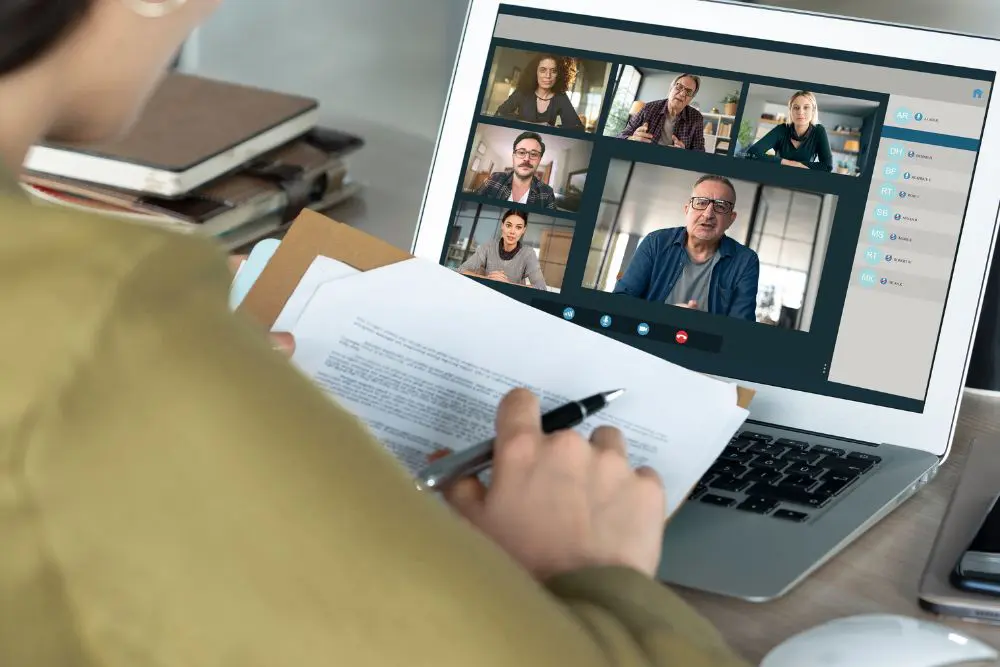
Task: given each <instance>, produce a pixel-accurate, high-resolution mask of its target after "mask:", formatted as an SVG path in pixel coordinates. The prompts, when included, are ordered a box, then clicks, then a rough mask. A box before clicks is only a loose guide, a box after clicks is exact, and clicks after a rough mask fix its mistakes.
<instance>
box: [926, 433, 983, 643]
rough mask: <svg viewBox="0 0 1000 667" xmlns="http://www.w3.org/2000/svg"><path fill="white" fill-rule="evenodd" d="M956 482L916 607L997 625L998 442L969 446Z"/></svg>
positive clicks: (933, 547) (930, 555)
mask: <svg viewBox="0 0 1000 667" xmlns="http://www.w3.org/2000/svg"><path fill="white" fill-rule="evenodd" d="M939 477H940V476H939ZM955 482H956V483H955V486H954V488H953V492H952V496H951V499H950V501H949V503H948V507H947V509H946V510H945V514H944V517H943V520H942V521H941V524H940V527H939V528H938V534H937V537H936V538H935V540H934V544H933V546H932V547H931V551H930V554H929V557H928V559H927V562H926V565H925V568H924V572H923V575H922V577H921V579H920V585H919V588H918V593H917V595H918V599H919V602H920V606H921V607H922V608H923V609H925V610H927V611H929V612H931V613H934V614H939V615H941V616H949V617H952V618H960V619H963V620H966V621H978V622H980V623H989V624H1000V549H997V547H998V546H1000V503H998V502H997V497H998V495H1000V441H998V440H996V439H977V440H975V441H973V442H972V443H971V446H970V447H969V452H968V458H967V459H966V460H965V462H964V465H963V466H962V470H961V471H960V473H959V475H958V480H955ZM981 554H986V555H985V556H983V555H981ZM990 554H992V557H991V556H990Z"/></svg>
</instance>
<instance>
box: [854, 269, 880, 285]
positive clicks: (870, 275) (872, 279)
mask: <svg viewBox="0 0 1000 667" xmlns="http://www.w3.org/2000/svg"><path fill="white" fill-rule="evenodd" d="M858 282H859V283H861V286H862V287H875V283H877V282H878V276H876V275H875V272H874V271H869V270H868V269H865V270H864V271H862V272H861V273H860V274H859V275H858Z"/></svg>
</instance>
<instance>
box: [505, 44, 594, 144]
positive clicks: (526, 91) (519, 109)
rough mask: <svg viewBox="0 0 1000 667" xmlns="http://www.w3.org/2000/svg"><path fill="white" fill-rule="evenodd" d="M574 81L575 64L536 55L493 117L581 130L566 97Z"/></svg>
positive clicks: (543, 54) (579, 122)
mask: <svg viewBox="0 0 1000 667" xmlns="http://www.w3.org/2000/svg"><path fill="white" fill-rule="evenodd" d="M575 81H576V60H574V59H573V58H566V57H564V56H554V55H552V54H550V53H542V54H539V55H537V56H535V57H534V58H532V59H531V62H529V63H528V65H527V67H525V69H524V73H522V74H521V78H520V80H519V81H518V82H517V88H516V89H515V90H514V92H513V93H511V94H510V97H508V98H507V100H506V101H505V102H504V103H503V104H501V105H500V107H499V108H498V109H497V112H496V115H497V116H500V117H502V118H511V119H514V120H521V121H524V122H526V123H542V124H545V125H553V126H554V125H555V124H556V121H557V120H558V121H559V122H560V123H561V124H562V127H563V128H565V129H567V130H582V129H584V126H583V123H582V122H581V121H580V117H579V115H577V112H576V109H575V108H574V107H573V103H572V102H570V100H569V96H568V95H567V94H566V91H568V90H569V89H571V88H572V87H573V83H574V82H575Z"/></svg>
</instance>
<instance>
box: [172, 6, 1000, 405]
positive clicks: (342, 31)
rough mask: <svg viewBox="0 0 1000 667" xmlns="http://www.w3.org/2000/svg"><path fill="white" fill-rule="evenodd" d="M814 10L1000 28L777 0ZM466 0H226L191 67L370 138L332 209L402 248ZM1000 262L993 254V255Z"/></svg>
mask: <svg viewBox="0 0 1000 667" xmlns="http://www.w3.org/2000/svg"><path fill="white" fill-rule="evenodd" d="M753 4H767V5H773V6H779V7H785V8H794V9H802V10H805V11H814V12H823V13H829V14H837V15H843V16H855V17H860V18H865V19H871V20H877V21H888V22H893V23H903V24H908V25H916V26H926V27H933V28H937V29H943V30H949V31H956V32H964V33H971V34H987V35H991V36H1000V2H997V1H996V0H947V1H944V0H905V1H904V0H770V1H769V2H754V3H753ZM467 8H468V3H467V1H466V0H420V1H419V2H408V1H407V0H366V2H364V3H360V2H348V1H347V0H290V1H289V2H281V3H277V2H263V1H260V0H257V1H250V2H247V1H245V0H244V1H242V2H240V1H236V2H226V3H223V4H222V6H221V8H220V9H219V11H218V13H217V14H216V15H215V16H214V17H213V18H212V20H211V21H209V23H207V24H206V25H205V26H204V27H203V28H202V29H201V30H200V31H199V32H198V33H197V34H196V35H195V36H194V38H193V39H192V42H191V44H190V45H189V46H188V48H187V49H186V51H185V53H184V57H183V59H182V66H181V67H182V69H184V70H186V71H191V72H193V73H198V74H204V75H206V76H211V77H219V78H224V79H228V80H230V81H234V82H237V83H247V84H252V85H259V86H264V87H268V88H272V89H275V90H280V91H285V92H290V93H298V94H303V95H308V96H312V97H316V98H318V99H319V101H320V104H321V109H322V112H323V115H324V117H323V118H322V123H324V124H326V125H329V126H332V127H336V128H339V129H343V130H346V131H348V132H354V133H357V134H359V135H361V136H363V137H364V138H365V140H366V142H367V146H366V149H365V150H363V151H360V152H359V153H358V154H357V155H356V156H354V157H352V158H351V171H352V174H353V175H354V176H355V177H356V178H357V179H358V180H361V181H363V182H364V183H365V188H366V189H365V191H364V193H363V195H362V196H361V197H359V198H356V199H355V200H353V201H351V202H350V203H348V204H345V205H344V206H341V207H339V208H337V209H334V210H333V211H332V212H331V214H332V215H333V216H334V217H336V218H337V219H339V220H341V221H342V222H347V223H350V224H353V225H356V226H358V227H359V228H361V229H363V230H364V231H367V232H369V233H372V234H376V235H378V236H380V237H382V238H384V239H385V240H387V241H389V242H390V243H393V244H395V245H397V246H399V247H402V248H409V245H410V242H411V240H412V237H413V231H414V228H415V225H416V222H417V216H418V215H419V210H420V202H421V199H422V197H423V191H424V186H425V184H426V178H427V172H428V167H429V165H430V159H431V153H432V150H433V145H434V140H435V138H436V136H437V130H438V123H439V121H440V118H441V112H442V110H443V108H444V100H445V95H446V93H447V90H448V85H449V81H450V78H451V72H452V65H453V62H454V58H455V54H456V52H457V49H458V44H459V40H460V38H461V33H462V27H463V25H464V23H465V15H466V11H467ZM994 266H996V263H994ZM987 301H988V303H987V306H986V308H985V310H984V314H983V317H982V322H981V325H980V336H979V343H978V345H977V349H976V352H975V355H974V359H973V365H972V369H971V371H970V377H969V385H970V386H973V387H983V388H989V389H1000V379H998V378H997V372H996V367H997V364H996V359H997V358H998V357H1000V344H998V342H997V333H998V330H1000V327H998V326H997V325H998V319H1000V313H998V308H997V304H998V301H1000V290H998V289H997V280H996V276H994V277H993V279H992V280H991V286H990V291H989V293H988V294H987Z"/></svg>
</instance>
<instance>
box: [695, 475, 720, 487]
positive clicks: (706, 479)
mask: <svg viewBox="0 0 1000 667" xmlns="http://www.w3.org/2000/svg"><path fill="white" fill-rule="evenodd" d="M716 477H718V475H716V474H714V473H710V472H707V473H705V474H704V476H702V478H701V479H699V480H698V484H699V485H700V486H708V484H709V482H711V481H712V480H713V479H715V478H716Z"/></svg>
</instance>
